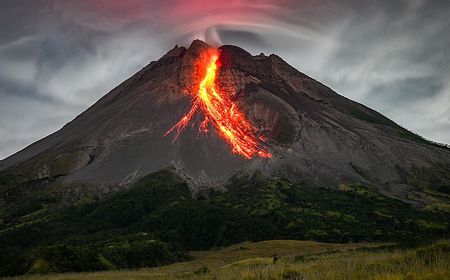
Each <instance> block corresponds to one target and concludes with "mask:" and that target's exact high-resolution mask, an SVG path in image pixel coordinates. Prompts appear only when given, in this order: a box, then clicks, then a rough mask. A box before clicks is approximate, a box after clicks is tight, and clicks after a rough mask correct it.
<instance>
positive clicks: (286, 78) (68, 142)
mask: <svg viewBox="0 0 450 280" xmlns="http://www.w3.org/2000/svg"><path fill="white" fill-rule="evenodd" d="M211 49H212V47H210V46H209V45H207V44H206V43H204V42H202V41H199V40H195V41H194V42H193V43H192V44H191V46H190V47H189V48H185V47H177V46H176V47H175V48H174V49H172V50H170V51H169V52H168V53H167V54H166V55H164V56H163V57H162V58H160V59H159V60H158V61H153V62H151V63H150V64H149V65H148V66H146V67H145V68H143V69H142V70H140V71H139V72H138V73H136V74H135V75H134V76H132V77H131V78H129V79H128V80H126V81H125V82H123V83H122V84H121V85H119V86H118V87H116V88H115V89H113V90H112V91H111V92H109V93H108V94H106V95H105V96H104V97H103V98H101V99H100V100H99V101H98V102H97V103H95V104H94V105H93V106H91V107H90V108H89V109H88V110H86V111H85V112H83V113H82V114H81V115H79V116H78V117H76V118H75V119H74V120H73V121H71V122H70V123H68V124H67V125H66V126H64V127H63V128H62V129H61V130H59V131H57V132H55V133H54V134H52V135H50V136H48V137H46V138H44V139H42V140H40V141H38V142H36V143H34V144H32V145H30V146H29V147H27V148H25V149H24V150H22V151H20V152H18V153H16V154H14V155H13V156H11V157H9V158H7V159H5V160H3V161H1V162H0V174H1V175H2V176H3V178H15V179H14V180H16V183H18V184H26V183H27V182H39V185H40V186H43V187H44V189H45V188H53V189H55V188H57V189H59V190H64V189H65V188H67V189H71V188H72V189H73V186H77V187H76V188H75V189H76V194H77V195H78V196H83V193H84V192H85V189H84V187H80V186H86V185H88V186H89V188H92V186H94V188H95V189H96V190H98V192H100V193H107V192H110V191H111V190H114V189H123V188H127V186H129V185H130V184H132V183H133V182H135V181H136V180H138V179H139V178H141V177H143V176H145V175H147V174H149V173H152V172H155V171H158V170H160V169H162V168H164V167H168V166H171V167H173V168H174V169H175V170H177V172H179V174H180V175H182V176H183V177H184V178H186V180H187V181H188V182H189V185H190V187H191V190H192V191H194V192H197V191H198V190H199V189H201V188H203V187H220V186H223V185H224V184H226V183H227V182H228V181H229V179H230V178H231V177H233V176H236V175H237V176H241V175H242V176H251V175H252V174H253V173H255V172H256V171H258V172H261V173H262V174H263V175H264V176H277V177H281V178H286V179H289V180H291V181H295V182H302V183H305V184H308V185H314V186H330V187H334V186H338V185H339V184H343V183H347V184H361V185H365V186H371V187H373V188H375V189H377V190H379V191H381V192H383V193H386V194H388V195H389V196H391V197H395V198H399V199H402V200H405V201H409V202H418V201H416V200H415V199H413V198H411V194H414V193H415V192H418V191H420V189H421V188H424V187H427V188H428V187H430V188H441V189H442V188H446V190H447V192H448V187H449V186H450V151H449V149H447V148H445V147H440V146H438V145H436V144H433V143H430V142H428V141H426V140H424V139H423V138H421V137H419V136H417V135H415V134H413V133H411V132H409V131H407V130H405V129H404V128H402V127H400V126H398V125H397V124H395V123H394V122H393V121H391V120H389V119H388V118H386V117H384V116H382V115H381V114H379V113H378V112H376V111H374V110H371V109H369V108H367V107H365V106H363V105H361V104H359V103H356V102H354V101H351V100H349V99H347V98H345V97H343V96H340V95H338V94H337V93H335V92H334V91H333V90H331V89H330V88H328V87H326V86H325V85H323V84H321V83H320V82H318V81H316V80H314V79H312V78H310V77H308V76H306V75H305V74H303V73H301V72H299V71H298V70H296V69H295V68H293V67H292V66H290V65H289V64H287V63H286V62H285V61H283V60H282V59H281V58H280V57H279V56H277V55H273V54H272V55H270V56H265V55H263V54H260V55H257V56H252V55H251V54H250V53H248V52H247V51H245V50H243V49H241V48H239V47H236V46H228V45H226V46H221V47H220V48H218V49H217V50H216V51H217V54H218V58H217V59H218V64H217V65H219V67H218V68H217V72H216V75H215V78H214V81H215V85H216V86H217V88H219V89H220V91H221V94H225V95H226V98H227V100H228V101H227V103H226V104H228V105H229V106H228V107H225V109H224V110H225V111H226V112H229V111H228V110H230V106H235V107H234V109H235V110H237V111H238V112H239V114H241V116H242V117H244V118H245V120H246V121H248V124H249V125H250V126H251V128H249V130H248V131H251V133H252V135H254V139H262V142H261V143H262V144H260V145H263V146H264V149H267V151H265V150H264V151H265V152H267V153H269V152H270V157H269V156H265V157H259V156H251V157H244V156H242V154H240V153H236V151H235V150H233V149H234V147H233V146H232V145H231V144H230V141H226V140H224V137H223V135H221V132H220V131H218V130H220V128H218V127H219V126H218V123H220V122H221V121H223V119H222V117H218V118H217V119H214V118H212V117H211V115H207V113H206V111H204V110H200V109H199V110H194V111H193V112H192V115H191V116H189V121H190V122H189V123H186V125H184V127H183V128H182V129H181V130H182V131H180V132H179V133H178V134H177V136H175V135H174V134H168V135H166V134H167V132H168V131H170V129H171V128H172V127H174V125H176V124H177V123H179V122H180V120H182V119H183V117H185V116H186V114H187V113H189V112H191V111H192V106H195V104H193V103H194V102H195V98H194V99H193V95H192V94H193V93H195V92H198V89H199V81H200V80H201V79H200V80H199V77H198V75H199V73H204V69H203V70H202V69H201V67H200V68H199V59H200V58H201V57H202V55H204V53H205V52H208V51H209V50H211ZM202 71H203V72H202ZM230 104H231V105H230ZM219 108H220V107H219ZM234 109H233V110H234ZM219 111H220V110H219ZM239 122H241V126H242V121H238V123H239ZM244 131H247V130H246V129H244ZM222 133H224V132H222ZM175 137H176V139H174V138H175ZM242 139H246V140H245V141H244V140H243V142H242V143H246V141H250V140H249V138H245V137H244V138H242ZM252 141H253V140H252ZM254 141H259V140H254ZM258 143H259V142H258ZM255 147H257V146H255ZM233 151H235V152H234V153H233ZM86 188H87V187H86ZM62 193H64V191H62ZM69 193H71V195H73V192H69ZM419 200H420V199H419ZM422 202H423V201H422ZM425 202H426V201H425Z"/></svg>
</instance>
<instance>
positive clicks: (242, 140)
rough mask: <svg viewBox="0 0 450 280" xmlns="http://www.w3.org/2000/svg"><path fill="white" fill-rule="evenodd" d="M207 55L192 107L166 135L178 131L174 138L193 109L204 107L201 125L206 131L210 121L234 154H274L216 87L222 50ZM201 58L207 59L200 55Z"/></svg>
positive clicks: (201, 128) (247, 156) (268, 156)
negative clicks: (265, 146)
mask: <svg viewBox="0 0 450 280" xmlns="http://www.w3.org/2000/svg"><path fill="white" fill-rule="evenodd" d="M205 56H206V60H205V61H206V65H203V66H204V67H203V68H204V69H206V70H205V73H204V75H203V76H201V77H200V79H201V80H200V83H199V86H198V91H197V92H196V93H194V94H193V102H192V107H191V109H190V110H189V112H188V113H187V114H185V115H184V116H183V117H182V118H181V120H180V121H179V122H178V123H177V124H175V125H174V126H173V127H172V128H171V129H170V130H169V131H167V132H166V134H165V135H168V134H170V133H171V132H172V131H176V136H175V138H174V141H175V139H176V138H177V137H178V135H179V134H180V133H181V131H182V130H183V129H184V128H185V127H186V126H187V125H188V123H189V121H190V120H191V119H192V117H193V115H194V113H195V112H196V111H197V110H198V109H201V110H202V112H203V113H204V115H205V119H204V120H203V121H202V122H201V124H200V127H199V130H200V131H201V132H205V133H206V132H207V131H208V124H209V123H211V124H212V125H213V126H214V127H215V129H216V132H217V133H218V135H219V136H220V137H221V138H223V139H224V140H225V141H226V142H227V143H228V144H230V146H231V148H232V152H233V153H234V154H239V155H241V156H243V157H245V158H247V159H251V158H253V157H254V156H259V157H261V158H271V157H272V154H271V153H269V152H268V151H267V150H265V149H264V148H263V147H262V146H261V143H262V142H263V141H264V139H263V138H262V137H261V136H260V137H257V136H256V135H255V132H256V131H257V129H256V128H255V127H254V126H253V125H252V124H251V123H250V121H248V120H247V119H246V118H245V116H244V114H243V113H242V112H241V111H240V110H239V108H238V106H237V105H236V103H234V102H233V101H232V100H231V99H230V98H229V96H228V95H227V94H224V93H223V92H221V91H220V90H218V88H217V87H216V84H215V81H216V74H217V70H218V69H219V67H220V64H219V61H218V59H219V52H218V51H217V50H209V51H207V52H206V53H205ZM199 61H200V63H205V62H203V60H201V59H200V60H199Z"/></svg>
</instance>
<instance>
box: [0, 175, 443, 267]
mask: <svg viewBox="0 0 450 280" xmlns="http://www.w3.org/2000/svg"><path fill="white" fill-rule="evenodd" d="M227 188H228V190H229V191H227V192H209V193H200V194H198V195H197V197H196V198H193V197H192V195H191V192H190V190H189V188H188V186H187V185H186V183H185V182H184V181H183V180H182V179H181V178H179V177H178V176H177V175H175V173H174V172H172V171H171V170H163V171H160V172H157V173H155V174H152V175H149V176H146V177H144V178H142V179H141V180H140V181H138V182H137V183H135V184H134V185H133V186H132V187H131V188H130V189H129V190H127V191H123V192H120V193H115V194H112V195H110V196H109V197H107V198H104V199H102V200H98V201H93V202H90V201H89V202H86V203H79V204H75V205H74V206H72V207H69V208H61V209H63V210H59V211H53V212H48V213H47V214H45V215H42V210H43V209H41V208H43V207H44V206H45V203H47V202H48V201H46V200H45V198H42V197H41V198H39V199H36V201H32V202H30V207H29V208H28V210H27V211H28V212H29V213H27V211H24V212H22V213H20V214H18V213H16V212H14V213H11V214H10V215H6V214H4V213H3V215H2V225H1V230H0V251H1V252H2V254H1V255H0V275H17V274H24V273H28V272H29V273H46V272H66V271H95V270H111V269H121V268H136V267H143V266H157V265H162V264H167V263H171V262H175V261H179V260H185V259H188V258H189V257H188V256H187V255H186V254H185V253H183V252H186V251H187V250H203V249H209V248H213V247H222V246H228V245H230V244H234V243H237V242H241V241H245V240H251V241H259V240H269V239H299V240H303V239H311V240H317V241H324V242H337V243H342V242H358V241H395V242H401V244H416V243H419V242H422V241H425V240H432V239H437V238H443V237H448V236H449V229H448V224H447V223H446V221H449V220H450V216H449V215H448V214H445V213H441V212H430V211H420V210H417V209H415V208H413V207H412V206H410V205H408V204H405V203H403V202H401V201H398V200H395V199H390V198H387V197H384V196H382V195H380V194H378V193H376V192H372V191H370V190H369V189H367V188H364V187H362V186H349V185H341V186H339V188H337V189H329V188H318V187H309V186H304V185H299V184H293V183H291V182H289V181H286V180H283V179H279V178H270V179H263V178H261V177H260V176H258V174H255V175H254V176H253V177H252V178H234V179H233V180H232V182H231V183H230V185H229V186H228V187H227ZM39 211H41V212H39ZM37 212H39V213H40V214H39V215H37V214H36V213H37ZM44 212H45V211H44ZM52 213H53V214H52ZM24 215H25V216H30V215H37V216H39V217H40V218H39V219H34V220H33V221H32V222H24V223H21V224H18V223H14V221H15V219H16V217H18V216H24Z"/></svg>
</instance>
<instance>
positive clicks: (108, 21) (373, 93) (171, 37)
mask: <svg viewBox="0 0 450 280" xmlns="http://www.w3.org/2000/svg"><path fill="white" fill-rule="evenodd" d="M225 2H226V3H225ZM0 11H1V17H0V100H1V102H0V133H1V136H2V137H1V138H0V158H2V157H5V156H7V155H10V154H12V153H13V152H16V151H17V150H19V149H20V148H23V147H24V146H26V145H27V144H31V143H32V142H34V141H36V140H38V139H39V138H41V137H44V136H46V135H47V134H49V133H50V132H52V131H55V130H57V129H59V128H60V127H62V126H63V125H64V124H65V123H66V122H68V121H70V120H71V119H72V118H73V117H75V116H76V115H77V114H79V113H80V112H81V111H83V110H84V109H86V108H87V107H88V106H89V105H91V104H92V103H93V102H95V101H96V100H97V99H98V98H99V97H101V96H102V95H104V94H105V93H107V92H108V91H109V90H110V89H111V88H113V87H115V86H116V85H117V84H119V83H120V82H121V81H123V80H125V79H126V78H128V77H129V76H130V75H132V74H133V73H134V72H136V71H137V70H139V69H140V68H141V67H143V66H145V65H146V64H147V63H149V61H150V60H154V59H157V58H158V57H160V56H161V55H162V54H163V53H164V52H166V51H167V50H168V49H171V48H172V47H173V45H175V44H181V45H188V44H189V43H190V41H191V40H192V39H194V38H200V39H204V40H208V41H209V42H212V43H214V42H216V43H217V42H219V43H221V44H236V45H239V46H242V47H244V48H246V49H247V50H248V51H250V52H252V53H254V54H259V53H260V52H264V53H266V54H270V53H277V54H279V55H280V56H282V57H283V58H284V59H285V60H286V61H287V62H289V63H290V64H292V65H293V66H295V67H296V68H297V69H299V70H300V71H302V72H305V73H306V74H308V75H310V76H312V77H314V78H316V79H318V80H320V81H322V82H323V83H325V84H327V85H329V86H330V87H332V88H333V89H334V90H336V91H337V92H338V93H340V94H342V95H345V96H347V97H349V98H352V99H354V100H356V101H359V102H362V103H364V104H365V105H367V106H369V107H373V108H374V109H377V110H378V111H380V112H382V113H383V114H385V115H387V116H388V117H390V118H392V119H393V120H394V121H396V122H398V123H399V124H401V125H402V126H404V127H407V128H409V129H411V130H413V131H415V132H418V133H419V134H421V135H423V136H425V137H427V138H430V139H432V140H435V141H439V142H445V143H450V82H449V81H450V66H449V65H450V36H448V34H447V33H448V30H450V18H449V17H448V14H450V4H448V2H447V1H439V0H438V1H421V0H404V1H401V0H398V1H370V2H369V1H364V2H363V1H356V0H354V1H350V0H349V1H331V0H323V1H313V0H304V1H293V0H281V1H275V0H259V1H237V0H235V1H206V0H197V1H181V0H167V1H147V0H134V1H119V0H81V1H80V0H76V1H75V0H60V1H55V0H53V1H52V0H35V1H25V0H14V1H10V0H6V1H1V2H0Z"/></svg>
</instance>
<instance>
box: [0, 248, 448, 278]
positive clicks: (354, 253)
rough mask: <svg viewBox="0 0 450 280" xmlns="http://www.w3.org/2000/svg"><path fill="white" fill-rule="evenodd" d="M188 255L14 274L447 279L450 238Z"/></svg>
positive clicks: (230, 249) (227, 249) (139, 276)
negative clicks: (150, 264) (156, 263)
mask: <svg viewBox="0 0 450 280" xmlns="http://www.w3.org/2000/svg"><path fill="white" fill-rule="evenodd" d="M191 255H192V257H193V259H192V260H191V261H187V262H182V263H176V264H171V265H167V266H162V267H156V268H146V269H139V270H124V271H108V272H93V273H72V274H52V275H26V276H22V277H16V278H5V279H14V280H19V279H21V280H33V279H38V280H44V279H49V280H78V279H80V280H81V279H83V280H85V279H93V280H119V279H120V280H122V279H160V280H165V279H217V280H219V279H224V280H225V279H246V280H253V279H255V280H256V279H261V280H262V279H267V280H269V279H273V280H278V279H291V280H316V279H323V280H328V279H329V280H335V279H336V280H337V279H350V280H353V279H354V280H356V279H358V280H359V279H361V280H366V279H374V280H400V279H405V280H444V279H450V243H449V242H448V241H440V242H436V243H434V244H432V245H427V246H422V247H418V248H412V249H400V248H396V247H395V246H393V245H392V244H370V243H355V244H327V243H318V242H311V241H293V240H272V241H264V242H257V243H250V242H246V243H241V244H238V245H234V246H231V247H228V248H225V249H220V250H213V251H206V252H192V253H191Z"/></svg>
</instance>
